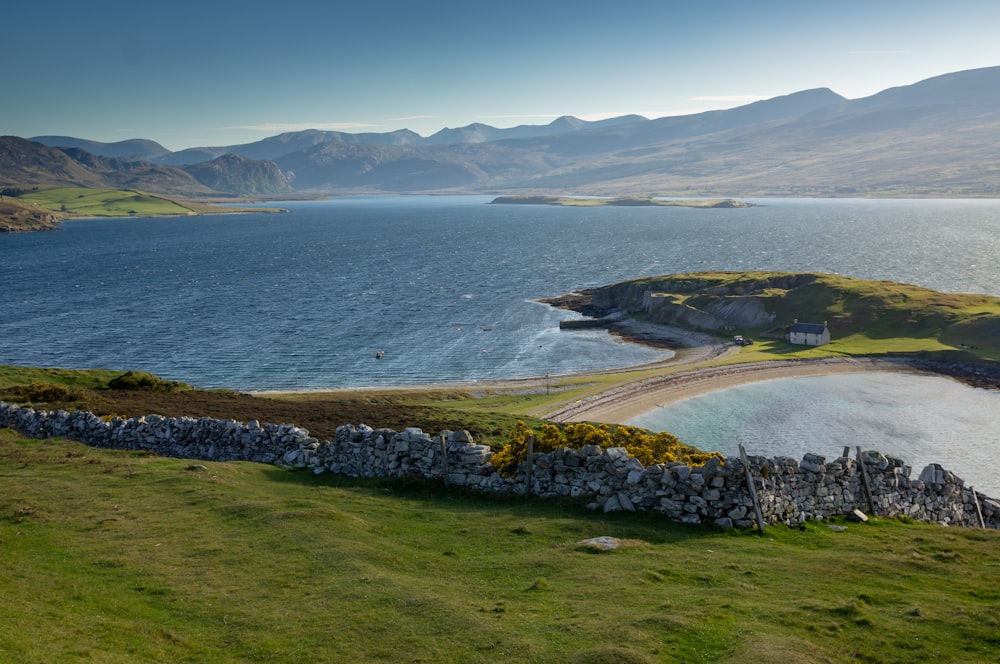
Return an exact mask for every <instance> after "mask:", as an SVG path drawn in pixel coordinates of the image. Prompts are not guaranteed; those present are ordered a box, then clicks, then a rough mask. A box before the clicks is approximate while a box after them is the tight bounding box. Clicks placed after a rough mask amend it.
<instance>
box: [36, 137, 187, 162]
mask: <svg viewBox="0 0 1000 664" xmlns="http://www.w3.org/2000/svg"><path fill="white" fill-rule="evenodd" d="M30 140H32V141H34V142H36V143H41V144H42V145H48V146H49V147H53V148H61V149H68V148H77V149H79V150H83V151H85V152H89V153H90V154H92V155H96V156H98V157H118V158H123V159H125V158H128V159H133V160H134V159H146V160H152V159H156V158H157V157H162V156H164V155H168V154H170V150H168V149H166V148H165V147H163V146H162V145H160V144H159V143H157V142H156V141H150V140H148V139H144V138H132V139H129V140H126V141H118V142H115V143H102V142H101V141H89V140H86V139H83V138H73V137H71V136H35V137H33V138H31V139H30Z"/></svg>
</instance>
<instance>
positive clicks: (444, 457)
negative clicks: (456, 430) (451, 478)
mask: <svg viewBox="0 0 1000 664" xmlns="http://www.w3.org/2000/svg"><path fill="white" fill-rule="evenodd" d="M438 440H439V441H440V442H441V478H442V479H443V480H444V485H445V486H448V442H447V441H446V440H445V437H444V434H441V435H440V436H438Z"/></svg>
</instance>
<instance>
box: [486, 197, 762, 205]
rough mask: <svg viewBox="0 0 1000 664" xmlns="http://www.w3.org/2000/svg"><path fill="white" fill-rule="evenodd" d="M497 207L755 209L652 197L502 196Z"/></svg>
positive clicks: (723, 200) (719, 202) (728, 200)
mask: <svg viewBox="0 0 1000 664" xmlns="http://www.w3.org/2000/svg"><path fill="white" fill-rule="evenodd" d="M490 203H491V204H496V205H559V206H562V207H606V206H619V207H656V206H660V207H693V208H743V207H753V205H751V204H750V203H745V202H743V201H738V200H735V199H732V198H710V199H703V200H695V199H672V198H671V199H664V198H655V197H652V196H629V197H624V198H593V197H574V196H500V197H498V198H495V199H493V200H492V201H490Z"/></svg>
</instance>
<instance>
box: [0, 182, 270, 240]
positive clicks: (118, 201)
mask: <svg viewBox="0 0 1000 664" xmlns="http://www.w3.org/2000/svg"><path fill="white" fill-rule="evenodd" d="M63 206H65V209H63ZM245 212H256V213H269V212H286V210H284V209H281V208H262V207H252V208H240V207H227V206H220V205H208V204H205V203H197V202H192V201H180V200H173V199H169V198H164V197H163V196H157V195H154V194H144V193H141V192H137V191H131V190H124V189H87V188H80V187H60V188H54V189H40V190H38V191H34V192H31V193H30V194H24V195H22V196H20V197H19V198H12V197H10V196H4V197H3V201H2V202H0V232H3V231H32V230H50V229H52V228H55V227H56V225H57V224H58V222H59V221H61V220H63V219H66V218H70V217H162V216H176V215H196V214H224V213H245ZM42 217H45V218H44V219H43V218H42Z"/></svg>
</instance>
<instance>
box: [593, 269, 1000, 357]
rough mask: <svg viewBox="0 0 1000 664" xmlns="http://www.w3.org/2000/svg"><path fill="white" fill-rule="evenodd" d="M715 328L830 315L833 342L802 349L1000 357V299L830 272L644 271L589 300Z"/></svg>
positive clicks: (767, 333)
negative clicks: (651, 303) (653, 298)
mask: <svg viewBox="0 0 1000 664" xmlns="http://www.w3.org/2000/svg"><path fill="white" fill-rule="evenodd" d="M647 291H648V292H650V293H652V294H654V295H657V296H659V297H660V298H661V300H660V302H659V303H658V306H657V307H656V308H654V309H652V310H651V311H650V312H649V313H648V314H646V315H648V317H649V318H650V319H651V320H653V321H654V322H659V323H669V324H677V325H681V326H685V327H691V328H696V329H702V330H706V331H710V332H715V333H719V334H729V333H738V334H744V335H751V336H757V337H763V338H765V339H766V338H771V339H781V338H782V337H783V336H784V330H785V328H786V327H787V326H789V325H791V324H792V323H793V322H794V321H795V320H796V319H797V320H799V321H802V322H813V323H822V322H824V321H826V322H827V323H828V326H829V329H830V335H831V339H832V341H831V343H830V345H829V346H824V347H823V348H822V349H817V350H811V351H808V352H810V353H814V354H815V353H827V354H829V353H842V354H872V353H876V354H878V353H888V352H927V351H930V352H941V351H955V352H956V353H957V354H959V355H964V356H967V357H968V358H969V359H980V360H992V361H998V360H1000V298H997V297H992V296H988V295H967V294H956V293H941V292H937V291H933V290H930V289H927V288H922V287H919V286H913V285H909V284H900V283H895V282H889V281H867V280H863V279H852V278H849V277H842V276H839V275H833V274H821V273H788V272H701V273H691V274H675V275H666V276H660V277H644V278H641V279H635V280H630V281H626V282H622V283H619V284H614V285H611V286H605V287H602V288H598V289H595V290H594V291H593V294H592V303H593V304H594V306H596V307H598V308H601V309H605V310H610V309H622V310H624V311H628V312H631V313H636V314H642V313H643V311H644V307H643V296H644V293H646V292H647Z"/></svg>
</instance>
